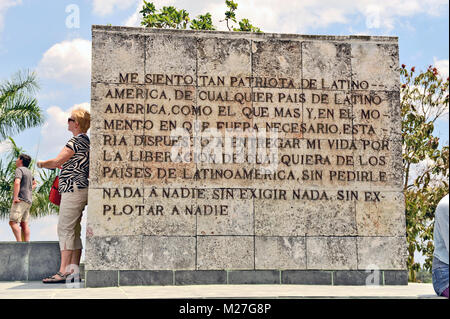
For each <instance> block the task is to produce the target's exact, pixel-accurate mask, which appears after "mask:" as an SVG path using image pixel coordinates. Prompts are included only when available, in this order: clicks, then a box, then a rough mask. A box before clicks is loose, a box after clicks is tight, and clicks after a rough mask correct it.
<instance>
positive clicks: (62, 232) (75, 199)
mask: <svg viewBox="0 0 450 319" xmlns="http://www.w3.org/2000/svg"><path fill="white" fill-rule="evenodd" d="M73 186H74V190H73V192H72V193H70V192H66V193H62V194H61V204H60V206H59V219H58V238H59V248H60V250H75V249H83V245H82V244H81V217H82V215H83V210H84V207H85V206H86V205H87V199H88V188H83V189H78V188H77V186H76V184H75V183H74V185H73Z"/></svg>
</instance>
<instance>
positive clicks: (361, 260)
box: [358, 237, 408, 270]
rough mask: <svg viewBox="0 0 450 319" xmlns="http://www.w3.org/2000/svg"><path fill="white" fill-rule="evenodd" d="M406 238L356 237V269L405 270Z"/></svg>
mask: <svg viewBox="0 0 450 319" xmlns="http://www.w3.org/2000/svg"><path fill="white" fill-rule="evenodd" d="M407 256H408V253H407V250H406V237H358V269H367V268H373V267H377V268H378V269H386V270H388V269H392V270H394V269H407V266H406V258H407Z"/></svg>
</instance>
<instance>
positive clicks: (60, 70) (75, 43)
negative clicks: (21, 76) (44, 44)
mask: <svg viewBox="0 0 450 319" xmlns="http://www.w3.org/2000/svg"><path fill="white" fill-rule="evenodd" d="M37 73H38V75H39V76H42V77H44V78H49V79H55V80H60V81H61V82H65V83H70V84H73V85H74V86H77V87H83V86H88V85H89V83H90V77H91V41H88V40H85V39H74V40H71V41H63V42H60V43H57V44H55V45H53V46H52V47H51V48H50V49H48V50H47V51H46V52H45V53H44V55H43V57H42V59H41V61H40V62H39V65H38V67H37Z"/></svg>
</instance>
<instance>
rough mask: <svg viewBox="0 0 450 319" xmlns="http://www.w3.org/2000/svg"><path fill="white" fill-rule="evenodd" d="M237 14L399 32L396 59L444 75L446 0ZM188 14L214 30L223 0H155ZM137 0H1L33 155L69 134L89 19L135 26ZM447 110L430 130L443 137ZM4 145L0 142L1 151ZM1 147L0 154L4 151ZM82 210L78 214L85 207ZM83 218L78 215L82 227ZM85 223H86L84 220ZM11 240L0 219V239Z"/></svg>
mask: <svg viewBox="0 0 450 319" xmlns="http://www.w3.org/2000/svg"><path fill="white" fill-rule="evenodd" d="M148 2H150V1H148ZM236 2H237V3H238V9H237V18H238V20H240V19H242V18H248V19H249V20H250V21H251V23H252V24H253V25H255V26H257V27H259V28H260V29H261V30H262V31H263V32H273V33H295V34H314V35H382V36H397V37H398V38H399V51H400V64H405V65H407V67H408V68H410V67H412V66H415V67H416V69H418V70H425V69H426V68H427V67H428V66H429V65H434V66H436V67H437V68H438V70H439V72H440V74H442V76H443V77H445V78H446V77H448V74H449V1H448V0H358V1H355V0H339V1H336V0H320V1H319V0H237V1H236ZM153 3H154V4H155V5H156V8H158V9H159V8H162V7H163V6H167V5H173V6H175V7H177V8H178V9H185V10H186V11H187V12H189V13H190V17H191V18H195V17H196V16H197V15H199V14H204V13H206V12H210V13H211V14H212V17H213V24H214V25H215V26H216V27H217V28H218V30H223V31H225V30H226V24H225V22H221V20H223V18H224V12H225V11H226V5H225V1H224V0H207V1H206V0H196V1H193V0H157V1H153ZM142 5H143V1H142V0H78V1H76V0H70V1H66V0H58V1H55V0H0V81H4V80H7V79H9V78H11V76H12V75H13V74H15V73H16V72H18V71H26V70H30V71H34V72H36V74H37V77H38V81H39V85H40V90H39V91H38V94H37V99H38V101H39V105H40V107H41V109H42V110H43V112H44V114H45V117H46V120H45V123H44V125H43V126H42V127H39V128H34V129H28V130H26V131H24V132H23V133H21V134H18V135H16V136H13V138H14V140H15V141H16V143H17V145H18V146H20V147H21V148H23V149H24V150H25V151H26V152H27V153H28V154H30V155H31V156H32V157H37V159H42V160H46V159H50V158H54V157H55V156H56V155H57V154H58V153H59V151H60V150H61V149H62V147H63V146H64V145H65V143H66V142H67V140H68V139H69V138H70V137H71V133H70V132H68V131H67V117H68V116H69V115H70V111H71V110H72V109H73V108H76V107H83V108H86V109H89V107H90V70H91V26H92V25H107V24H111V25H118V26H135V27H139V24H140V14H139V11H140V10H141V8H142ZM448 128H449V125H448V115H447V116H446V117H444V118H443V119H442V120H440V121H438V123H437V125H436V129H435V130H436V133H437V135H438V136H439V137H440V138H441V141H442V142H444V143H446V144H448V140H449V138H448ZM7 148H8V145H7V143H4V142H1V141H0V153H2V152H5V151H6V150H7ZM3 154H4V153H3ZM84 215H85V214H84ZM85 221H86V217H85V216H84V217H83V226H84V224H85ZM56 223H57V217H55V216H52V217H45V218H39V219H36V220H32V221H31V222H30V225H31V240H32V241H53V240H57V234H56ZM83 229H85V227H83ZM13 239H14V237H13V235H12V232H11V230H10V228H9V225H8V222H7V220H0V241H12V240H13Z"/></svg>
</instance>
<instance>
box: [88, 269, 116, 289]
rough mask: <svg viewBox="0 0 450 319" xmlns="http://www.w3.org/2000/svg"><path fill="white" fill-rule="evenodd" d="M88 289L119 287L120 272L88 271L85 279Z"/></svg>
mask: <svg viewBox="0 0 450 319" xmlns="http://www.w3.org/2000/svg"><path fill="white" fill-rule="evenodd" d="M85 286H86V288H101V287H117V286H119V271H118V270H88V271H86V279H85Z"/></svg>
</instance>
